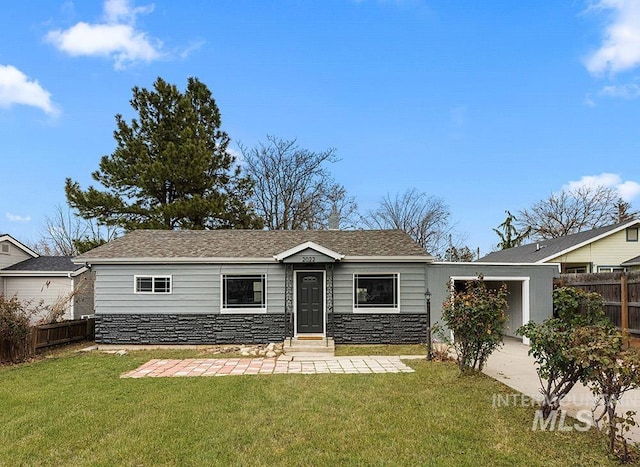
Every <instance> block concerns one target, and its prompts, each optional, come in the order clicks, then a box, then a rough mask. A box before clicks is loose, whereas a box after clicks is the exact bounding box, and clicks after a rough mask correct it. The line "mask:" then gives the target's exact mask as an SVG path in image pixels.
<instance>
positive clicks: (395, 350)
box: [336, 344, 427, 358]
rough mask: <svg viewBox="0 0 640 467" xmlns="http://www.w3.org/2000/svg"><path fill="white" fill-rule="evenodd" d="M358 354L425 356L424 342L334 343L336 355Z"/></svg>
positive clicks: (425, 346) (425, 347)
mask: <svg viewBox="0 0 640 467" xmlns="http://www.w3.org/2000/svg"><path fill="white" fill-rule="evenodd" d="M356 355H358V356H360V355H424V356H425V358H426V356H427V345H426V344H404V345H388V344H375V345H344V344H337V345H336V356H350V357H351V356H356Z"/></svg>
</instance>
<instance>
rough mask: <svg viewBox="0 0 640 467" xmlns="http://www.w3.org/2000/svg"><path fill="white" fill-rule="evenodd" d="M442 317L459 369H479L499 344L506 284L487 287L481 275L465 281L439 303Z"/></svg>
mask: <svg viewBox="0 0 640 467" xmlns="http://www.w3.org/2000/svg"><path fill="white" fill-rule="evenodd" d="M442 307H443V308H442V318H443V320H444V322H445V323H446V325H447V327H448V328H449V329H450V330H451V331H453V342H452V346H453V348H454V350H455V352H456V355H457V357H458V366H459V367H460V370H461V371H462V372H466V371H469V370H478V371H481V370H482V368H483V367H484V365H485V363H486V361H487V358H489V355H491V353H492V352H493V351H494V350H495V349H496V348H497V347H498V346H500V345H501V344H502V338H503V336H504V326H505V324H506V322H507V315H506V310H507V286H506V284H502V286H500V287H499V288H498V289H489V288H488V287H487V285H486V284H485V282H484V280H483V278H482V276H480V277H478V278H477V279H473V280H470V281H467V282H465V286H464V290H462V291H454V292H453V294H452V296H451V299H450V300H448V301H446V302H444V303H443V305H442Z"/></svg>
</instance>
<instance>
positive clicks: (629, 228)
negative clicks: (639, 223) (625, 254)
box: [626, 227, 640, 242]
mask: <svg viewBox="0 0 640 467" xmlns="http://www.w3.org/2000/svg"><path fill="white" fill-rule="evenodd" d="M632 230H633V231H635V233H636V235H635V237H636V238H635V240H634V239H630V238H629V232H631V231H632ZM626 233H627V241H628V242H637V241H638V237H639V236H640V232H639V231H638V227H627V232H626Z"/></svg>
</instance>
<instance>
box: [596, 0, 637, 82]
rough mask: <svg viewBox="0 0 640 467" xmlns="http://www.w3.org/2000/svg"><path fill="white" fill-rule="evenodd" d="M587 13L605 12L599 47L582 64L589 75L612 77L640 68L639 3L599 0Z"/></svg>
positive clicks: (635, 0)
mask: <svg viewBox="0 0 640 467" xmlns="http://www.w3.org/2000/svg"><path fill="white" fill-rule="evenodd" d="M590 10H598V11H609V12H610V13H611V21H610V22H609V24H608V25H607V27H606V29H605V32H604V38H603V41H602V44H601V45H600V48H599V49H598V50H596V51H595V52H594V53H593V54H591V56H589V57H588V58H587V59H586V61H585V65H586V67H587V69H588V70H589V72H590V73H592V74H595V75H599V74H603V73H607V72H609V73H611V74H615V73H618V72H621V71H625V70H631V69H633V68H635V67H637V66H638V65H640V2H639V1H638V0H600V1H599V2H597V3H596V4H594V5H593V6H592V7H591V8H590Z"/></svg>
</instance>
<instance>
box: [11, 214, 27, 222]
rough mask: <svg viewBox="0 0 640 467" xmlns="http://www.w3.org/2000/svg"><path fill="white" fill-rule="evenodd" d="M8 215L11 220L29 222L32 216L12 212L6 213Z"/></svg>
mask: <svg viewBox="0 0 640 467" xmlns="http://www.w3.org/2000/svg"><path fill="white" fill-rule="evenodd" d="M6 216H7V219H9V222H29V221H30V220H31V216H20V215H18V214H11V213H10V212H8V213H6Z"/></svg>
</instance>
